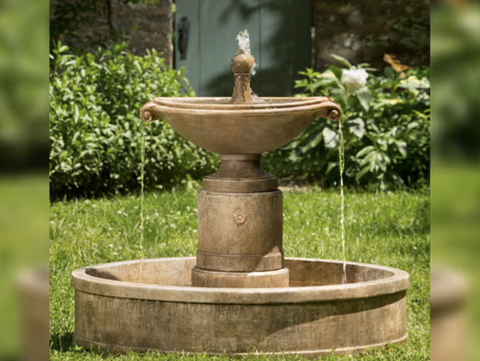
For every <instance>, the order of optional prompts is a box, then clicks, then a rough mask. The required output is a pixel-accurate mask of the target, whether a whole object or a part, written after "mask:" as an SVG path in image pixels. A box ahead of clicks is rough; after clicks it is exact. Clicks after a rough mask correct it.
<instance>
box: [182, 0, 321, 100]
mask: <svg viewBox="0 0 480 361" xmlns="http://www.w3.org/2000/svg"><path fill="white" fill-rule="evenodd" d="M175 27H176V37H175V64H176V67H177V68H180V67H182V66H183V67H185V68H186V69H187V78H188V79H189V81H190V84H191V85H192V87H193V89H194V90H195V92H196V94H197V96H230V95H231V94H232V89H233V74H232V72H231V70H230V60H231V59H232V57H233V56H234V55H235V53H236V51H237V42H236V40H235V38H236V36H237V34H238V33H239V32H240V31H242V30H245V29H247V30H248V32H249V33H250V43H251V51H252V55H253V56H254V57H255V61H256V63H257V68H256V74H255V76H254V77H253V78H252V89H253V91H254V92H255V93H256V94H257V95H258V96H290V95H292V93H293V90H294V89H293V85H294V81H295V79H298V72H299V71H301V70H304V69H305V68H306V67H310V66H311V64H312V35H311V34H312V9H311V0H241V1H239V0H176V24H175Z"/></svg>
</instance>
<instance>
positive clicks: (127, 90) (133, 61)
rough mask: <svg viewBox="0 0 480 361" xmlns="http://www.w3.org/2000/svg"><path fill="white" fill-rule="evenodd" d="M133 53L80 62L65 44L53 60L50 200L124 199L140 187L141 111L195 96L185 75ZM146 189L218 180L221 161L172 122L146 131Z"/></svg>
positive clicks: (109, 52) (108, 53) (118, 50)
mask: <svg viewBox="0 0 480 361" xmlns="http://www.w3.org/2000/svg"><path fill="white" fill-rule="evenodd" d="M125 48H126V45H116V46H114V47H111V48H109V49H99V50H98V52H97V53H96V54H91V53H86V54H83V55H78V56H74V55H71V54H68V53H67V52H68V47H66V46H63V45H61V44H58V46H57V47H56V48H55V50H54V51H53V54H52V55H51V58H52V62H53V63H54V67H53V70H52V72H51V74H50V194H51V197H52V198H53V199H55V198H58V197H64V196H83V195H88V196H90V195H99V194H105V193H119V192H120V193H121V192H123V191H127V190H132V189H135V188H137V187H138V186H139V177H140V170H141V148H142V136H141V134H142V122H141V120H140V109H141V107H142V106H143V104H145V103H146V102H148V101H149V100H150V99H152V98H153V97H156V96H182V95H193V91H192V90H191V89H190V87H189V86H188V83H187V82H186V81H184V70H183V69H182V70H171V69H169V68H168V67H167V66H166V65H165V60H164V59H163V58H161V57H159V54H158V53H157V52H156V51H155V50H153V51H152V52H151V53H149V54H148V55H146V56H144V57H140V56H135V55H132V54H131V53H128V52H127V51H125ZM145 128H146V132H145V133H146V136H145V150H146V154H145V167H146V174H145V184H146V186H147V187H149V186H150V187H152V186H156V187H162V186H166V185H172V184H176V183H180V182H181V181H182V180H185V179H189V177H191V178H199V177H201V176H203V175H205V174H206V173H209V172H210V173H211V172H213V167H214V166H215V165H216V162H217V160H216V158H215V157H214V156H212V155H211V154H208V153H207V152H205V151H203V150H201V149H199V148H197V147H196V146H194V145H193V144H191V143H189V142H188V141H186V140H184V139H183V138H181V137H180V136H179V135H177V134H176V133H175V132H174V131H173V130H172V129H171V127H170V126H169V125H168V124H166V123H165V122H154V123H151V124H148V125H146V126H145Z"/></svg>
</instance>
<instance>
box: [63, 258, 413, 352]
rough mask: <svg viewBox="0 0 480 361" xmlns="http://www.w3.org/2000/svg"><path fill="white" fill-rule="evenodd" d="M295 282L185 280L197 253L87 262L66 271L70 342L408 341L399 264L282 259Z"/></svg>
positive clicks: (187, 346)
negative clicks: (71, 302) (71, 306)
mask: <svg viewBox="0 0 480 361" xmlns="http://www.w3.org/2000/svg"><path fill="white" fill-rule="evenodd" d="M285 261H286V266H287V267H288V268H289V269H290V278H291V280H292V281H293V283H294V284H295V287H285V288H256V289H255V288H243V289H232V288H204V287H191V286H190V281H189V280H190V274H191V270H192V268H193V267H194V266H195V258H194V257H189V258H166V259H154V260H145V261H128V262H118V263H110V264H106V265H99V266H92V267H88V268H83V269H80V270H77V271H75V272H74V273H73V277H72V284H73V286H74V287H75V289H76V323H75V325H76V328H75V333H74V341H75V342H76V343H78V344H80V345H82V346H85V347H89V346H94V347H100V348H104V349H110V350H114V351H116V352H127V351H128V350H135V351H139V352H143V351H149V350H152V351H153V350H159V351H163V352H172V351H187V352H193V353H203V352H208V353H211V354H223V353H224V352H226V353H228V354H244V353H246V352H254V351H255V350H258V351H259V352H265V353H269V354H281V353H287V354H301V355H303V356H307V357H315V356H318V355H327V354H330V353H331V352H332V350H333V349H335V350H336V351H337V352H338V353H350V352H358V351H361V350H363V349H365V348H367V347H381V346H384V345H385V344H386V343H388V342H394V343H396V342H405V341H406V339H407V330H406V307H407V305H406V289H407V288H408V286H409V276H408V274H407V273H406V272H404V271H401V270H397V269H393V268H388V267H381V266H374V265H365V264H359V263H347V278H348V282H349V283H348V284H344V285H342V284H338V283H337V282H338V280H340V279H341V278H342V275H341V273H342V262H338V261H322V260H309V259H288V258H287V259H286V260H285Z"/></svg>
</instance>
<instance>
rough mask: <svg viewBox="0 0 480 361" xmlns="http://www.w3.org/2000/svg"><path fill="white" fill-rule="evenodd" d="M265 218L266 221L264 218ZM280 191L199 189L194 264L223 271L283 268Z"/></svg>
mask: <svg viewBox="0 0 480 361" xmlns="http://www.w3.org/2000/svg"><path fill="white" fill-rule="evenodd" d="M266 220H268V221H266ZM282 227H283V197H282V192H280V191H278V190H277V191H273V192H256V193H220V192H208V191H205V190H202V191H200V194H199V201H198V235H199V240H198V252H199V253H198V256H197V266H198V267H199V268H202V269H206V270H213V271H225V272H229V271H230V272H253V271H271V270H277V269H280V268H282V267H283V254H282Z"/></svg>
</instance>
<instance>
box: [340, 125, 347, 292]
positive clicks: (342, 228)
mask: <svg viewBox="0 0 480 361" xmlns="http://www.w3.org/2000/svg"><path fill="white" fill-rule="evenodd" d="M338 133H339V136H340V142H339V144H338V163H339V166H340V232H341V239H342V253H343V254H342V258H343V273H342V284H345V283H347V263H346V246H345V195H344V194H343V171H344V168H345V144H344V140H343V130H342V121H341V120H340V121H339V122H338Z"/></svg>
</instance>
